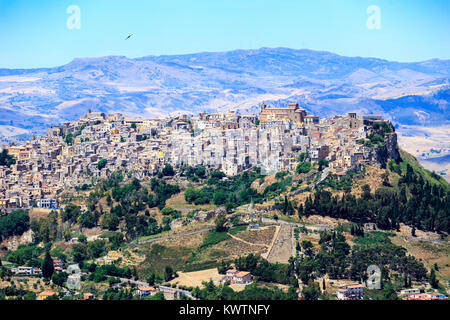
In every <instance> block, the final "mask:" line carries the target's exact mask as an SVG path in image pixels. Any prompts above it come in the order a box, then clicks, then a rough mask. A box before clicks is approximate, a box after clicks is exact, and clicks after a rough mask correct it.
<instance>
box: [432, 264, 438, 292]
mask: <svg viewBox="0 0 450 320" xmlns="http://www.w3.org/2000/svg"><path fill="white" fill-rule="evenodd" d="M430 285H431V287H432V288H433V289H438V288H439V280H437V279H436V273H435V271H434V268H432V269H431V271H430Z"/></svg>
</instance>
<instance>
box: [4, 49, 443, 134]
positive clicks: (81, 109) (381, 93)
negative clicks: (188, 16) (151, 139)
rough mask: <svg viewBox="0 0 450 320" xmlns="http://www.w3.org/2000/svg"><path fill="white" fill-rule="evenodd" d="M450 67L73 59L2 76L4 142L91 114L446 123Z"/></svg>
mask: <svg viewBox="0 0 450 320" xmlns="http://www.w3.org/2000/svg"><path fill="white" fill-rule="evenodd" d="M449 79H450V60H438V59H433V60H428V61H423V62H415V63H399V62H391V61H387V60H382V59H375V58H361V57H344V56H340V55H337V54H333V53H329V52H320V51H312V50H294V49H287V48H274V49H272V48H261V49H258V50H235V51H229V52H217V53H196V54H186V55H170V56H148V57H143V58H137V59H128V58H126V57H122V56H111V57H102V58H83V59H75V60H73V61H72V62H70V63H68V64H66V65H64V66H60V67H55V68H41V69H0V136H3V137H4V138H5V137H12V136H18V137H27V136H29V135H30V134H31V133H35V132H36V133H39V132H42V131H43V130H44V129H45V128H46V127H48V126H50V125H53V124H58V123H61V122H64V121H70V120H74V119H76V118H77V117H79V116H81V115H83V114H85V113H86V111H87V109H91V110H93V111H103V112H122V113H124V114H126V115H128V116H143V117H153V116H166V115H169V114H170V115H173V114H175V113H176V112H183V113H194V114H195V113H197V112H200V111H216V110H221V111H224V110H229V109H234V110H239V112H241V113H250V112H256V111H258V110H259V105H260V103H261V102H262V101H265V102H266V103H268V104H269V105H270V104H273V105H279V106H283V105H285V104H286V103H287V102H291V101H297V102H299V103H300V105H301V106H302V107H304V108H305V109H306V110H307V111H308V112H309V113H312V114H317V115H319V116H322V117H323V116H330V115H333V114H343V113H346V112H349V111H356V112H360V113H381V114H383V115H384V116H385V117H387V118H390V119H392V120H393V121H394V122H395V123H398V124H406V125H421V126H434V125H446V124H449V123H450V113H449V112H448V107H449V102H450V99H449V98H450V85H449Z"/></svg>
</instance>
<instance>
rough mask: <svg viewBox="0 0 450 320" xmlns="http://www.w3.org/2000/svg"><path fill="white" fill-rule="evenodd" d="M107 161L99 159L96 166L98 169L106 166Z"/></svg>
mask: <svg viewBox="0 0 450 320" xmlns="http://www.w3.org/2000/svg"><path fill="white" fill-rule="evenodd" d="M107 163H108V160H106V159H101V160H100V161H99V162H98V163H97V168H98V170H102V169H103V168H104V167H106V164H107Z"/></svg>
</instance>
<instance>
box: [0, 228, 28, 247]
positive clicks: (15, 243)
mask: <svg viewBox="0 0 450 320" xmlns="http://www.w3.org/2000/svg"><path fill="white" fill-rule="evenodd" d="M31 242H33V231H31V229H30V230H28V231H26V232H24V233H23V234H22V235H21V236H12V237H10V238H7V239H5V240H4V241H3V242H2V243H1V245H2V246H5V247H6V248H7V249H8V250H9V251H13V250H17V248H18V247H19V245H21V244H29V243H31Z"/></svg>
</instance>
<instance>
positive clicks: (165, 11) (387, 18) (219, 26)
mask: <svg viewBox="0 0 450 320" xmlns="http://www.w3.org/2000/svg"><path fill="white" fill-rule="evenodd" d="M69 5H78V6H79V8H80V10H81V29H79V30H76V29H74V30H69V29H68V28H67V26H66V21H67V19H68V17H69V14H67V13H66V9H67V7H68V6H69ZM370 5H377V6H378V7H379V8H380V10H381V29H379V30H373V29H368V28H367V26H366V21H367V19H368V18H369V15H368V14H367V13H366V9H367V7H368V6H370ZM0 34H1V40H0V68H31V67H50V66H58V65H63V64H65V63H68V62H70V61H71V60H72V59H74V58H77V57H99V56H106V55H124V56H127V57H130V58H135V57H141V56H146V55H160V54H181V53H194V52H202V51H228V50H234V49H257V48H260V47H289V48H294V49H302V48H307V49H313V50H325V51H331V52H335V53H338V54H342V55H347V56H364V57H377V58H385V59H389V60H396V61H420V60H427V59H432V58H441V59H450V1H447V0H428V1H426V0H423V1H419V0H308V1H306V0H292V1H288V0H276V1H274V0H270V1H269V0H258V1H256V0H253V1H251V0H226V1H224V0H217V1H216V0H162V1H160V0H145V1H144V0H142V1H140V0H126V1H117V0H68V1H67V0H54V1H50V0H39V1H34V0H0ZM128 34H133V37H132V38H130V39H129V40H126V41H125V40H124V39H125V37H126V36H127V35H128Z"/></svg>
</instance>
